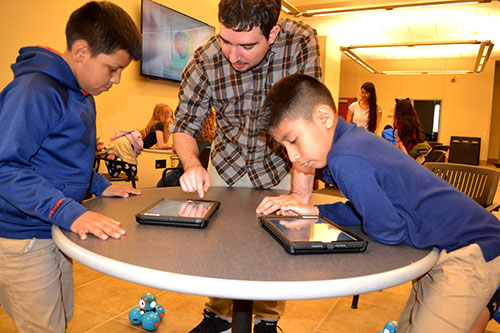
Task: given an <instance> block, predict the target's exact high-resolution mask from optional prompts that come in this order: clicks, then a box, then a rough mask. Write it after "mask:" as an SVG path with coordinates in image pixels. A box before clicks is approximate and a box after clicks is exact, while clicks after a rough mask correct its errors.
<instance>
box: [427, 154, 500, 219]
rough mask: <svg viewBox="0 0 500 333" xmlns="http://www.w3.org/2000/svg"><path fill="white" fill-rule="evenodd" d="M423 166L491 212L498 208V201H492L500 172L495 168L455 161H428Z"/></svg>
mask: <svg viewBox="0 0 500 333" xmlns="http://www.w3.org/2000/svg"><path fill="white" fill-rule="evenodd" d="M424 166H425V167H426V168H428V169H429V170H431V171H432V172H434V173H435V174H436V175H438V176H439V177H441V178H443V179H444V180H446V181H447V182H448V183H450V184H451V185H453V186H455V187H456V188H457V189H459V190H460V191H462V192H463V193H465V194H466V195H467V196H469V197H471V198H472V199H474V200H475V201H476V202H477V203H478V204H480V205H481V206H483V207H484V208H485V209H486V210H488V211H490V212H493V211H498V209H499V208H500V203H496V204H494V203H493V199H494V197H495V193H496V190H497V187H498V180H499V177H500V172H498V171H497V170H494V169H490V168H485V167H480V166H473V165H466V164H457V163H436V162H432V163H431V162H429V163H425V164H424Z"/></svg>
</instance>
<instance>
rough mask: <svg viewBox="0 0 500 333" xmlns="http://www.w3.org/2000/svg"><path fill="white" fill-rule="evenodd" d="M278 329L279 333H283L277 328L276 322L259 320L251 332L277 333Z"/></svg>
mask: <svg viewBox="0 0 500 333" xmlns="http://www.w3.org/2000/svg"><path fill="white" fill-rule="evenodd" d="M277 328H279V330H280V332H283V330H282V329H281V328H280V327H279V326H278V322H277V321H265V320H262V319H261V320H260V321H259V323H257V324H255V325H253V332H254V333H277V332H278V331H277V330H276V329H277Z"/></svg>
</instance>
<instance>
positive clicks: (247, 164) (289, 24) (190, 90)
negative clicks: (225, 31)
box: [173, 19, 321, 189]
mask: <svg viewBox="0 0 500 333" xmlns="http://www.w3.org/2000/svg"><path fill="white" fill-rule="evenodd" d="M279 25H280V27H281V31H280V33H279V35H278V37H277V39H276V41H275V42H274V43H273V44H272V45H271V46H270V48H269V50H268V52H267V54H266V55H265V57H264V59H263V60H262V62H261V63H260V64H259V65H257V66H256V67H255V68H253V69H251V70H249V71H247V72H245V73H241V72H238V71H236V70H234V69H233V67H232V66H231V63H230V62H229V61H228V60H227V59H226V58H225V57H224V54H223V53H222V50H221V48H220V44H219V40H218V39H219V37H218V35H216V36H214V37H212V38H211V39H209V40H208V41H207V42H206V43H205V44H204V45H202V46H200V47H199V48H198V49H197V50H196V51H195V52H194V54H193V57H192V58H191V59H190V61H189V63H188V64H187V66H186V68H185V69H184V73H183V75H182V82H181V86H180V90H179V104H178V106H177V109H176V112H175V122H174V126H173V132H174V133H175V132H181V133H186V134H189V135H191V136H193V137H195V138H196V137H198V136H199V134H200V133H201V131H202V130H203V123H204V121H205V118H206V116H207V114H208V113H209V112H210V110H211V109H212V108H213V109H215V112H216V119H217V120H216V128H217V129H216V135H215V139H214V143H213V149H212V152H211V158H212V165H213V166H214V167H215V168H216V170H217V172H218V173H219V175H220V176H221V177H222V179H224V181H226V183H227V184H228V185H230V186H231V185H233V184H234V183H235V182H236V181H237V180H238V179H240V178H241V177H242V176H243V175H245V173H248V176H249V178H250V180H251V181H252V184H253V185H254V186H255V187H256V188H264V189H265V188H270V187H272V186H275V185H277V184H278V183H279V182H280V181H281V179H283V177H285V176H286V175H287V174H288V173H289V172H290V168H291V163H290V161H289V160H288V158H287V156H286V151H285V150H284V148H283V147H282V146H280V145H279V144H278V143H276V142H275V141H274V140H273V139H272V138H271V136H270V135H269V134H268V133H267V128H266V123H265V122H264V121H263V119H262V118H263V117H259V115H260V114H261V112H262V110H261V109H262V105H263V103H264V99H265V98H266V96H267V93H268V91H269V89H270V88H271V86H272V85H273V84H274V83H276V82H277V81H278V80H280V79H282V78H283V77H285V76H287V75H290V74H294V73H304V74H307V75H311V76H313V77H315V78H317V79H320V78H321V67H320V59H319V46H318V41H317V34H316V31H315V30H314V29H312V28H311V27H309V26H307V25H305V24H303V23H301V22H296V21H293V20H289V19H287V20H282V21H280V22H279Z"/></svg>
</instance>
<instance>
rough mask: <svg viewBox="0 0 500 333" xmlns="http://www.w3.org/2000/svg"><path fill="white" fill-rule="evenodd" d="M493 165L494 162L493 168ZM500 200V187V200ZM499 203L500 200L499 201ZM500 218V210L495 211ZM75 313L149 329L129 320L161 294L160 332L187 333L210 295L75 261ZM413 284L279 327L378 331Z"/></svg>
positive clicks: (326, 307)
mask: <svg viewBox="0 0 500 333" xmlns="http://www.w3.org/2000/svg"><path fill="white" fill-rule="evenodd" d="M492 167H493V166H492ZM498 200H500V186H499V188H498V190H497V194H496V201H498ZM496 201H495V202H496ZM495 214H496V215H497V217H499V218H500V213H495ZM74 277H75V316H74V318H73V320H72V321H71V323H70V325H69V327H68V332H75V333H76V332H92V333H99V332H103V333H110V332H112V333H114V332H138V331H143V332H145V331H144V330H143V329H142V327H141V326H134V325H132V324H130V322H129V320H128V312H129V311H130V309H132V308H133V307H135V306H137V302H138V300H139V297H140V296H141V295H142V294H143V293H145V292H152V293H154V294H155V295H156V297H157V299H158V303H159V304H161V305H163V307H164V308H165V309H166V317H165V319H164V320H163V321H162V322H161V324H160V326H159V328H158V329H157V330H156V331H155V332H159V333H161V332H172V333H185V332H188V331H189V330H190V329H192V328H193V327H195V326H196V325H197V324H198V322H199V321H200V320H201V319H202V309H203V304H204V303H205V301H206V297H202V296H193V295H185V294H178V293H173V292H169V291H164V290H158V289H154V288H149V287H145V286H141V285H137V284H133V283H130V282H126V281H122V280H119V279H115V278H112V277H110V276H106V275H103V274H101V273H98V272H96V271H93V270H91V269H89V268H87V267H85V266H83V265H81V264H79V263H76V262H75V265H74ZM410 287H411V284H410V283H406V284H403V285H400V286H397V287H393V288H389V289H385V290H383V291H380V292H374V293H369V294H364V295H362V296H361V297H360V302H359V308H358V309H357V310H353V309H351V308H350V304H351V297H342V298H330V299H319V300H307V301H288V302H287V306H286V311H285V314H284V316H283V318H282V319H281V320H280V322H279V326H280V327H281V328H282V329H283V331H284V332H285V333H308V332H311V333H329V332H373V333H376V332H378V331H380V330H381V329H382V328H383V327H384V324H385V323H386V322H387V321H389V320H397V318H398V315H399V313H400V311H401V310H402V309H403V307H404V304H405V301H406V298H407V297H408V294H409V292H410ZM16 331H17V330H16V328H15V325H14V323H13V322H12V320H11V319H10V318H9V317H8V316H7V315H6V314H5V313H4V312H3V311H2V309H1V308H0V332H2V333H10V332H16ZM486 332H495V333H500V325H499V324H497V323H496V322H494V321H490V323H489V324H488V327H487V329H486Z"/></svg>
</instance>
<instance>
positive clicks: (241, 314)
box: [232, 299, 253, 333]
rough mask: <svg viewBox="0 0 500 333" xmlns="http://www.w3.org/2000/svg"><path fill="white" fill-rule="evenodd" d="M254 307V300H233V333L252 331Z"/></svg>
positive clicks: (248, 332)
mask: <svg viewBox="0 0 500 333" xmlns="http://www.w3.org/2000/svg"><path fill="white" fill-rule="evenodd" d="M252 307H253V301H248V300H241V299H235V300H233V323H232V332H233V333H250V332H252Z"/></svg>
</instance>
